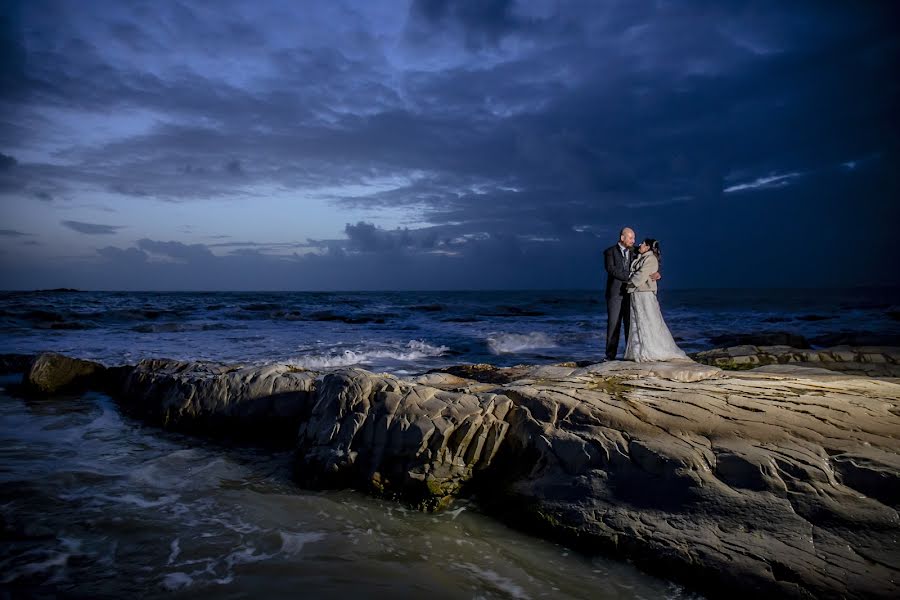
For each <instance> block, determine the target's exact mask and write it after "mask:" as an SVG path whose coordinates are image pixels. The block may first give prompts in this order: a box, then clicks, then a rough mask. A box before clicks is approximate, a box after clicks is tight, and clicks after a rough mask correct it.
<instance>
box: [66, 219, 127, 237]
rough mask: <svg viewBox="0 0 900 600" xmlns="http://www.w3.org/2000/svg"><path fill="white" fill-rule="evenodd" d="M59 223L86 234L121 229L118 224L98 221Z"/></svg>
mask: <svg viewBox="0 0 900 600" xmlns="http://www.w3.org/2000/svg"><path fill="white" fill-rule="evenodd" d="M60 223H61V224H62V225H65V226H66V227H68V228H69V229H71V230H73V231H77V232H78V233H84V234H86V235H111V234H114V233H116V232H117V231H118V230H119V229H122V227H121V226H118V225H100V224H98V223H83V222H81V221H60Z"/></svg>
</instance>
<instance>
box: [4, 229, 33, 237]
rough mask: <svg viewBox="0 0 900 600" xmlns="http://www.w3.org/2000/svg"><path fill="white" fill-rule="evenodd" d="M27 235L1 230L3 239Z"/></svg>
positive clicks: (13, 230)
mask: <svg viewBox="0 0 900 600" xmlns="http://www.w3.org/2000/svg"><path fill="white" fill-rule="evenodd" d="M25 235H28V234H27V233H23V232H21V231H16V230H15V229H0V236H3V237H22V236H25Z"/></svg>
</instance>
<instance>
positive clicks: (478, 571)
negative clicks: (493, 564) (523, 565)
mask: <svg viewBox="0 0 900 600" xmlns="http://www.w3.org/2000/svg"><path fill="white" fill-rule="evenodd" d="M458 566H459V567H461V568H462V569H464V570H465V571H468V572H469V573H471V574H472V575H474V576H475V577H476V578H478V579H480V580H481V581H483V582H484V583H486V584H488V585H490V586H492V587H494V588H496V589H497V590H499V591H501V592H503V594H504V595H506V596H509V597H510V598H516V599H517V600H526V599H528V598H530V596H529V595H528V594H527V593H526V592H525V589H524V588H522V586H520V585H517V584H516V583H515V582H514V581H513V580H512V579H510V578H508V577H503V576H502V575H500V574H498V573H497V572H496V571H492V570H490V569H482V568H481V567H477V566H475V565H473V564H471V563H460V564H459V565H458Z"/></svg>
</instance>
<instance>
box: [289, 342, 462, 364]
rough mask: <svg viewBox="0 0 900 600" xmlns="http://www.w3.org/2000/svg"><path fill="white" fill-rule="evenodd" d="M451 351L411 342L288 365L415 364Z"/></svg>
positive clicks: (307, 357)
mask: <svg viewBox="0 0 900 600" xmlns="http://www.w3.org/2000/svg"><path fill="white" fill-rule="evenodd" d="M448 350H450V349H449V348H448V347H447V346H432V345H431V344H429V343H427V342H424V341H422V340H410V341H409V342H408V343H407V344H406V345H405V346H402V347H400V348H396V347H394V348H391V347H372V348H357V349H353V350H350V349H347V350H343V351H342V352H331V353H328V354H307V355H303V356H300V357H298V358H294V359H291V360H289V361H287V362H288V364H292V365H296V366H298V367H305V368H307V369H328V368H335V367H349V366H352V365H365V364H370V363H372V362H375V361H378V362H381V361H385V360H389V361H398V362H415V361H417V360H422V359H425V358H433V357H435V356H441V355H442V354H444V353H445V352H447V351H448Z"/></svg>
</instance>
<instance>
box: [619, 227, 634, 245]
mask: <svg viewBox="0 0 900 600" xmlns="http://www.w3.org/2000/svg"><path fill="white" fill-rule="evenodd" d="M619 243H620V244H622V245H623V246H625V247H626V248H631V247H632V246H634V229H632V228H631V227H623V228H622V231H620V232H619Z"/></svg>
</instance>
